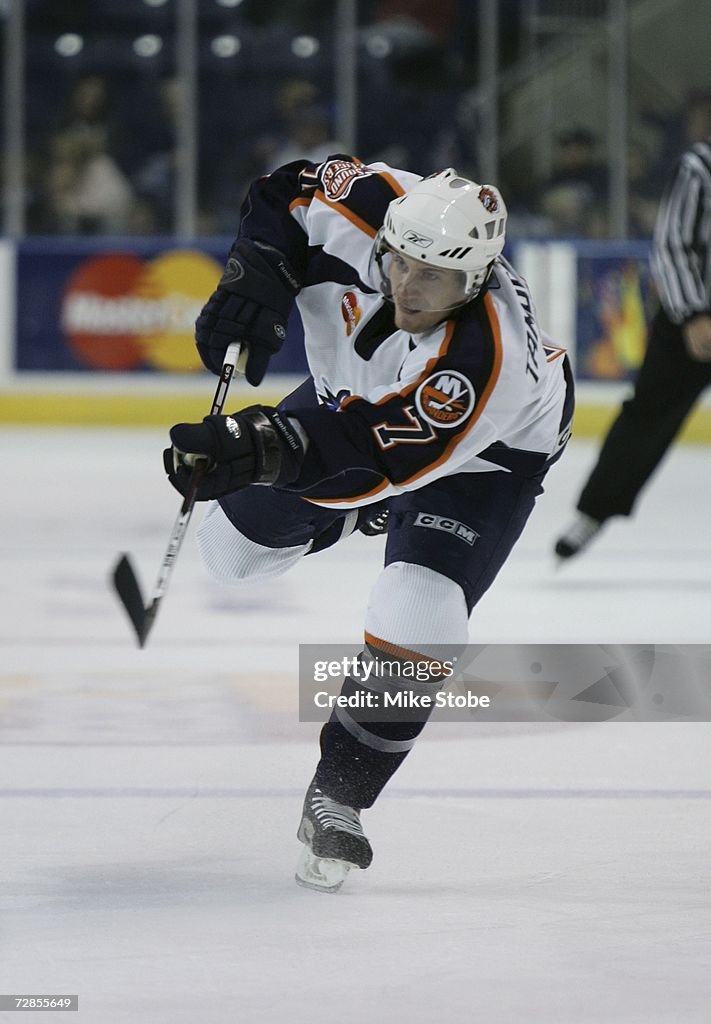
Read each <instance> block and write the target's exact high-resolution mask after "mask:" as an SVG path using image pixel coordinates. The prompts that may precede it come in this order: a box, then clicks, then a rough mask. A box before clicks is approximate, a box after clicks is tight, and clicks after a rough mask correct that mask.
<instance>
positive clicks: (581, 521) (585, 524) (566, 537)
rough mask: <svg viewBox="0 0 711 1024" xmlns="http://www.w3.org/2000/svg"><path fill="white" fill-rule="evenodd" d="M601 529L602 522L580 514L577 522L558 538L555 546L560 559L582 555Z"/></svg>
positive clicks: (582, 513)
mask: <svg viewBox="0 0 711 1024" xmlns="http://www.w3.org/2000/svg"><path fill="white" fill-rule="evenodd" d="M601 529H602V521H601V520H599V519H593V517H592V516H588V515H585V513H584V512H579V513H578V515H577V518H576V519H575V521H574V522H573V523H571V524H570V526H569V527H568V529H567V530H566V531H565V533H564V534H563V535H562V537H559V538H558V541H557V543H556V546H555V553H556V555H557V556H558V558H560V559H567V558H572V557H573V556H574V555H578V554H580V552H581V551H583V550H584V549H585V548H586V547H587V546H588V544H589V543H590V541H591V540H592V539H593V537H596V536H597V534H598V533H599V532H600V530H601Z"/></svg>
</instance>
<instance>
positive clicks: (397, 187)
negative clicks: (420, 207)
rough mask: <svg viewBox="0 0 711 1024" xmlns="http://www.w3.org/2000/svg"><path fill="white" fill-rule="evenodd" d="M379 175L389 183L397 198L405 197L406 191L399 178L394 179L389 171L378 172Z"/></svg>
mask: <svg viewBox="0 0 711 1024" xmlns="http://www.w3.org/2000/svg"><path fill="white" fill-rule="evenodd" d="M378 175H379V176H380V177H381V178H384V179H385V181H387V183H388V185H389V186H390V188H391V189H392V190H393V192H394V193H395V195H396V196H404V195H405V189H404V188H403V187H402V185H401V184H400V182H399V181H398V180H397V178H393V176H392V174H389V173H388V172H387V171H378Z"/></svg>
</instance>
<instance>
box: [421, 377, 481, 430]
mask: <svg viewBox="0 0 711 1024" xmlns="http://www.w3.org/2000/svg"><path fill="white" fill-rule="evenodd" d="M475 404H476V392H475V391H474V385H473V384H472V382H471V381H470V380H469V378H468V377H465V376H464V374H463V373H459V372H458V371H457V370H438V371H437V372H436V373H432V374H430V376H429V377H427V379H426V380H424V381H423V382H422V383H421V384H420V386H419V387H418V389H417V391H416V392H415V405H416V406H417V411H418V412H419V413H420V415H421V416H422V417H423V419H425V420H427V422H428V423H431V424H432V425H433V426H435V427H446V428H450V427H458V426H459V425H460V423H463V422H464V420H466V419H467V418H468V417H469V416H471V414H472V412H473V411H474V406H475Z"/></svg>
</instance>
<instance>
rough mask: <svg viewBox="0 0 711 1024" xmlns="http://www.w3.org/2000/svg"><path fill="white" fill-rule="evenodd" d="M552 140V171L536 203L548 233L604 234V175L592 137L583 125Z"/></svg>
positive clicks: (605, 197) (584, 235)
mask: <svg viewBox="0 0 711 1024" xmlns="http://www.w3.org/2000/svg"><path fill="white" fill-rule="evenodd" d="M556 141H557V149H556V155H555V166H554V169H553V173H552V175H551V177H550V179H549V181H548V182H547V184H546V185H545V186H544V188H543V190H542V191H541V193H540V198H539V203H538V206H539V210H540V212H541V213H542V214H543V215H544V216H545V217H546V218H547V219H548V222H549V226H550V234H552V235H557V236H563V237H575V236H578V237H594V238H600V237H604V236H605V234H606V231H607V223H606V204H607V188H608V176H607V168H606V166H605V165H604V164H603V163H602V162H601V161H600V160H599V159H598V158H597V155H596V152H595V148H596V140H595V136H594V135H593V134H592V132H590V131H588V130H587V129H586V128H571V129H570V130H568V131H565V132H561V134H560V135H559V136H558V138H557V140H556Z"/></svg>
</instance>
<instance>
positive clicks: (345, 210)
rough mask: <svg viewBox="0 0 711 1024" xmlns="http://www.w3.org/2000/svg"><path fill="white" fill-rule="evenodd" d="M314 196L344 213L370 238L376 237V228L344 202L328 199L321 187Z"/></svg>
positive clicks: (330, 207)
mask: <svg viewBox="0 0 711 1024" xmlns="http://www.w3.org/2000/svg"><path fill="white" fill-rule="evenodd" d="M314 198H315V199H319V200H320V201H321V202H322V203H325V205H326V206H328V207H329V209H331V210H335V211H336V213H340V214H342V216H344V217H345V218H346V219H347V220H349V221H350V222H351V224H353V226H354V227H356V228H358V230H359V231H363V232H364V233H365V234H366V235H368V236H369V237H370V238H375V236H376V235H377V233H378V232H377V230H376V229H375V228H373V227H371V226H370V224H368V223H367V222H366V221H364V220H363V219H362V217H359V216H358V214H357V213H353V211H352V210H349V209H348V207H347V206H344V205H343V203H332V202H330V201H329V200H328V199H326V196H325V194H324V192H323V191H322V190H321V189H320V188H319V189H316V191H315V192H314Z"/></svg>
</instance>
